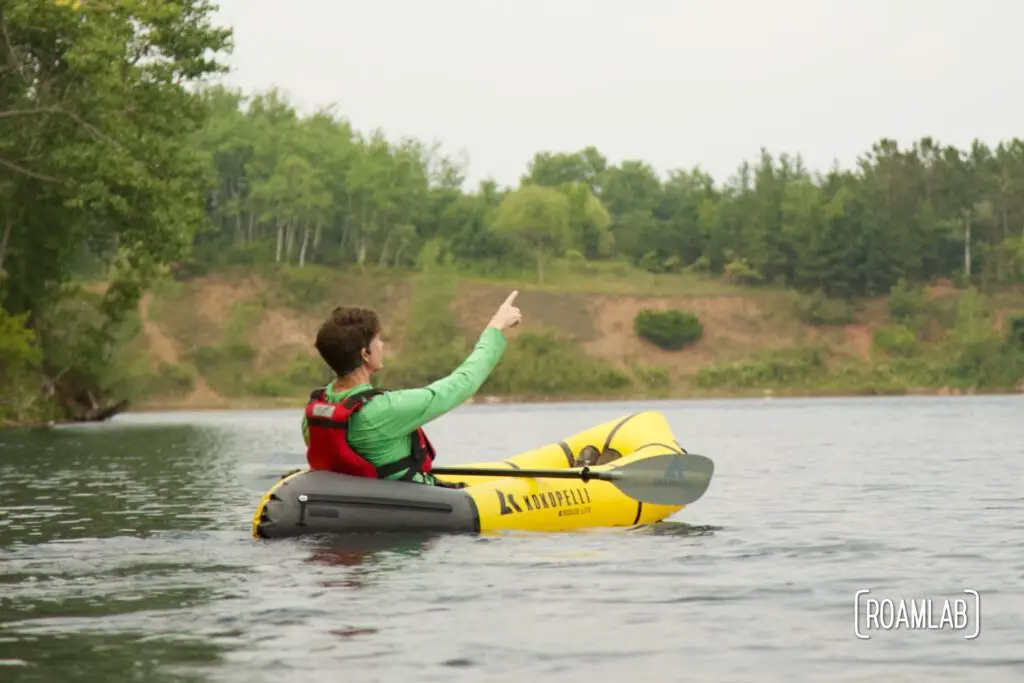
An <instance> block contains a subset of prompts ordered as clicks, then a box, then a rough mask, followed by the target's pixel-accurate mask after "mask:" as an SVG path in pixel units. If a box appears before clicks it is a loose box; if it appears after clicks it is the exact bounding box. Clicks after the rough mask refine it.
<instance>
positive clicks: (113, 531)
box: [0, 397, 1024, 683]
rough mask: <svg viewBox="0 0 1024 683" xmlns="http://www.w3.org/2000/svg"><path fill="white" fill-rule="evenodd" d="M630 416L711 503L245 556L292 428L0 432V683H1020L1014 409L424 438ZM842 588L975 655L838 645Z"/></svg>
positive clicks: (950, 404)
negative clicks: (706, 482)
mask: <svg viewBox="0 0 1024 683" xmlns="http://www.w3.org/2000/svg"><path fill="white" fill-rule="evenodd" d="M647 407H654V408H656V409H659V410H661V411H662V412H664V413H665V415H666V417H667V418H668V419H669V422H670V424H672V426H673V429H674V430H676V434H677V435H678V437H679V440H680V441H681V443H683V444H684V445H685V446H686V447H687V448H688V449H689V450H691V451H693V452H698V453H703V454H706V455H708V456H710V457H712V458H713V459H714V460H715V463H716V477H715V481H714V482H713V484H712V486H711V489H710V490H709V492H708V494H707V495H706V496H705V498H704V499H702V500H701V501H700V502H699V503H697V504H696V505H695V506H693V507H692V508H690V509H687V510H684V511H683V512H682V513H681V514H680V515H677V516H676V517H675V518H673V519H671V520H667V521H666V522H663V523H660V524H656V525H652V526H650V527H645V528H641V529H634V530H608V529H597V530H587V531H583V532H579V533H559V534H535V533H526V532H503V533H491V534H486V535H480V536H476V535H467V534H462V535H454V534H453V535H436V534H415V535H410V534H351V535H345V536H337V537H316V538H312V537H311V538H299V539H282V540H279V541H269V542H268V541H254V540H253V539H251V538H250V537H249V524H250V520H251V515H252V513H253V511H254V507H255V504H256V500H257V499H258V497H259V493H260V491H262V490H263V489H264V488H266V486H269V485H270V484H271V483H272V479H271V480H267V481H261V482H258V483H256V484H254V482H253V481H252V477H251V476H248V475H247V474H246V473H247V472H249V473H252V472H260V471H262V470H266V469H267V466H268V463H273V462H274V461H275V459H276V460H277V461H279V462H278V464H279V465H281V464H287V463H283V461H282V456H281V455H280V454H286V455H287V454H289V453H295V454H296V455H295V460H298V461H301V435H300V431H299V419H298V417H297V416H296V414H295V412H294V411H291V412H284V411H282V412H235V413H203V414H197V415H188V414H176V415H127V416H119V417H118V419H117V420H115V421H114V422H113V423H111V424H106V425H76V426H73V427H67V428H59V429H43V430H24V431H8V432H0V681H3V683H8V682H11V683H24V682H30V681H31V682H33V683H35V682H36V681H47V682H49V681H57V682H58V683H74V682H77V681H83V682H85V681H89V682H93V681H104V682H106V681H111V682H116V681H145V682H147V683H148V682H151V681H155V682H157V683H163V682H165V681H166V682H170V681H240V682H243V683H258V682H261V681H273V682H274V683H279V682H280V681H282V680H286V681H291V680H301V681H305V682H310V681H334V680H338V679H339V678H344V679H346V680H358V681H388V682H390V681H395V682H398V681H402V682H404V681H408V680H416V681H435V680H436V681H444V683H453V682H456V681H473V682H476V681H515V682H516V683H519V682H521V681H523V680H532V679H539V680H544V681H556V682H557V681H574V682H575V681H580V680H585V681H597V680H619V679H627V680H636V679H640V680H693V679H694V678H698V677H704V678H708V679H710V680H714V681H750V680H759V681H785V682H786V683H796V682H797V681H821V680H833V679H839V680H844V681H867V680H872V681H874V680H928V681H931V682H933V683H934V682H937V681H951V680H965V681H974V680H984V681H992V682H994V683H1011V682H1013V683H1016V682H1017V681H1019V680H1022V679H1021V677H1020V674H1021V670H1022V668H1024V656H1022V655H1021V650H1020V638H1019V635H1020V633H1022V632H1024V617H1022V615H1024V590H1022V587H1021V586H1022V579H1024V537H1022V536H1021V534H1020V529H1021V519H1024V515H1022V512H1024V490H1022V487H1024V458H1021V450H1020V445H1019V438H1020V434H1021V431H1020V424H1021V421H1020V418H1021V415H1024V401H1021V400H1020V399H1019V398H1013V397H988V398H977V399H960V400H952V399H927V400H924V399H870V400H867V399H864V400H849V401H837V400H820V401H818V400H799V401H708V402H694V403H663V404H652V405H651V406H647V405H643V404H629V405H614V404H599V405H589V406H588V405H572V404H559V405H554V406H528V407H517V406H497V407H487V406H473V407H469V408H466V409H462V410H460V411H459V412H458V413H457V414H455V415H450V416H446V417H444V418H442V419H441V420H439V421H437V422H436V423H434V424H433V425H432V437H433V440H434V441H435V443H437V444H438V446H439V447H440V449H441V452H442V459H443V460H444V461H445V462H446V463H450V464H458V463H460V462H473V461H481V460H487V459H501V458H505V457H508V456H510V455H513V454H515V453H517V452H520V451H523V450H527V449H529V448H533V447H535V446H537V445H539V444H542V443H546V442H550V441H553V440H558V439H560V438H562V437H564V436H566V435H568V434H571V433H573V432H575V431H579V430H581V429H585V428H588V427H590V426H592V425H594V424H598V423H600V422H604V421H606V420H609V419H614V418H616V417H618V416H621V415H623V414H625V413H627V412H631V411H633V410H637V409H644V408H647ZM510 411H514V412H516V413H517V415H515V416H512V417H510V416H509V412H510ZM510 420H514V424H515V425H516V428H515V429H509V424H510ZM495 434H502V435H503V439H502V440H501V443H498V442H496V440H495V438H494V435H495ZM285 459H287V458H285ZM862 588H872V589H873V590H875V591H876V592H886V591H887V592H889V593H890V594H893V595H899V594H904V595H906V596H908V597H912V596H913V595H918V594H926V593H935V592H945V593H951V592H957V591H960V590H962V589H963V588H976V589H978V590H979V591H981V593H982V595H983V600H984V601H985V602H984V603H983V604H984V606H985V612H984V620H985V621H984V625H983V634H982V637H981V638H979V639H978V640H975V641H969V642H968V641H964V640H963V639H962V637H961V635H962V634H956V633H937V632H898V633H897V632H893V633H885V634H877V635H876V636H875V637H874V638H873V639H872V640H870V641H860V640H858V639H856V637H855V636H854V634H853V628H852V617H853V615H852V600H853V595H854V593H855V592H856V591H857V590H858V589H862ZM410 643H413V644H414V645H413V646H410Z"/></svg>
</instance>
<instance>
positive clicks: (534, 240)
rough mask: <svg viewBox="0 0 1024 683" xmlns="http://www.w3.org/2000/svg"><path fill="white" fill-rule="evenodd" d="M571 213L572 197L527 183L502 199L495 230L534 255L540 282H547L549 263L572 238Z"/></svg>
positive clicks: (494, 226)
mask: <svg viewBox="0 0 1024 683" xmlns="http://www.w3.org/2000/svg"><path fill="white" fill-rule="evenodd" d="M569 215H570V205H569V200H568V198H567V197H566V196H565V195H564V194H562V193H561V192H559V191H557V190H553V189H551V188H547V187H541V186H539V185H525V186H523V187H521V188H519V189H518V190H516V191H515V192H513V193H511V194H509V195H508V196H507V197H505V199H504V200H503V201H502V202H501V205H500V206H499V207H498V212H497V215H496V216H495V219H494V225H493V229H494V230H495V232H497V233H498V234H499V235H502V236H503V237H505V238H506V239H508V240H509V243H510V244H512V245H514V246H515V247H517V248H519V249H521V250H523V251H526V252H528V253H530V254H531V255H532V256H533V259H534V261H535V263H536V265H537V281H538V282H544V265H545V263H546V262H547V261H548V260H549V259H550V258H551V257H552V256H553V255H555V254H557V253H559V252H560V251H561V250H562V249H564V248H565V246H566V244H567V242H568V240H569Z"/></svg>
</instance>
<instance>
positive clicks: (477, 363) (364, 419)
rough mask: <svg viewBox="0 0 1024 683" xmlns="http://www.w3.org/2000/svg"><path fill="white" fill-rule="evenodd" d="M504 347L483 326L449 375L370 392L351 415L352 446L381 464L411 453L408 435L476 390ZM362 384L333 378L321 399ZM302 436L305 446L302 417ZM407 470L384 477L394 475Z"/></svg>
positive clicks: (497, 333)
mask: <svg viewBox="0 0 1024 683" xmlns="http://www.w3.org/2000/svg"><path fill="white" fill-rule="evenodd" d="M504 351H505V335H504V334H502V332H501V330H498V329H496V328H494V327H489V326H488V327H487V328H486V329H485V330H484V331H483V333H481V335H480V338H479V339H478V340H477V343H476V345H475V346H474V347H473V351H472V352H471V353H470V354H469V356H467V357H466V360H464V361H463V362H462V365H460V366H459V367H458V368H456V369H455V371H454V372H452V373H451V374H450V375H448V376H447V377H443V378H441V379H439V380H437V381H436V382H434V383H432V384H429V385H427V386H425V387H422V388H420V389H399V390H395V391H389V392H387V393H385V394H381V395H379V396H374V397H373V398H372V399H371V400H370V401H368V402H367V403H366V405H365V406H363V409H362V410H360V411H359V412H358V413H355V414H354V415H353V416H352V419H351V422H350V423H349V429H348V440H349V443H350V444H351V445H352V448H354V449H355V450H356V452H357V453H359V454H360V455H362V456H363V457H364V458H366V459H367V460H369V461H370V462H372V463H373V464H374V465H376V466H378V467H380V466H381V465H387V464H390V463H393V462H397V461H398V460H401V459H402V458H404V457H406V456H407V455H409V452H410V450H411V448H412V434H413V432H415V431H416V430H417V429H418V428H420V427H422V426H423V425H425V424H427V423H428V422H430V421H431V420H434V419H436V418H438V417H440V416H441V415H444V414H445V413H447V412H448V411H450V410H452V409H454V408H456V407H458V406H459V405H461V404H462V403H463V402H465V401H466V400H467V399H469V398H470V397H471V396H473V394H475V393H476V392H477V391H478V390H479V389H480V387H481V385H483V383H484V381H486V379H487V377H488V376H489V375H490V374H491V372H492V371H493V370H494V368H495V367H496V366H497V364H498V361H499V360H501V356H502V354H503V353H504ZM372 388H373V386H372V385H370V384H361V385H359V386H355V387H352V388H351V389H347V390H345V391H335V390H334V382H331V383H330V384H328V385H327V386H326V388H325V400H326V401H328V402H329V403H339V402H341V401H343V400H344V399H345V398H347V397H348V396H351V395H352V394H355V393H358V392H361V391H366V390H368V389H372ZM302 438H303V440H304V441H305V442H306V445H309V425H308V424H307V422H306V418H305V416H303V418H302ZM404 473H405V470H403V471H401V472H397V473H395V474H394V475H392V476H390V477H388V478H389V479H398V478H400V477H401V476H402V475H403V474H404ZM415 481H417V482H419V483H425V484H433V483H434V479H433V477H431V476H429V475H428V476H426V477H424V476H423V475H421V474H418V475H416V478H415Z"/></svg>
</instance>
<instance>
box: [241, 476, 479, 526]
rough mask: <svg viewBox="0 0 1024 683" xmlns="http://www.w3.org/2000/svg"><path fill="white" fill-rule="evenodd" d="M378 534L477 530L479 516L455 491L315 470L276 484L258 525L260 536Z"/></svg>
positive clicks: (470, 501)
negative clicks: (383, 532)
mask: <svg viewBox="0 0 1024 683" xmlns="http://www.w3.org/2000/svg"><path fill="white" fill-rule="evenodd" d="M380 531H448V532H478V531H480V516H479V513H478V512H477V509H476V503H474V502H473V499H472V498H470V496H469V495H468V494H467V493H465V492H464V491H460V490H459V489H448V488H442V487H438V486H424V485H422V484H413V483H407V482H397V481H383V480H379V479H367V478H365V477H351V476H348V475H345V474H336V473H334V472H324V471H315V472H303V473H301V474H298V475H296V476H294V477H292V478H291V479H289V480H288V481H286V482H284V483H283V484H282V485H281V486H279V487H278V488H277V489H276V490H275V491H274V493H273V494H272V495H271V498H270V501H269V502H268V503H267V504H266V506H265V507H264V508H263V512H262V515H261V517H260V522H259V524H258V526H257V535H258V536H259V537H260V538H285V537H288V536H302V535H307V534H323V533H359V532H380Z"/></svg>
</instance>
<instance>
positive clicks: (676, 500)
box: [431, 453, 715, 506]
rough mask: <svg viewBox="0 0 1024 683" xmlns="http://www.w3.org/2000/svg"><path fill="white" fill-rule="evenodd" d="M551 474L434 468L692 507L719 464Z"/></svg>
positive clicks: (697, 461)
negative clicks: (579, 486)
mask: <svg viewBox="0 0 1024 683" xmlns="http://www.w3.org/2000/svg"><path fill="white" fill-rule="evenodd" d="M602 467H608V469H594V468H592V467H583V468H579V469H577V468H573V469H551V470H546V469H545V470H541V469H537V470H524V469H518V470H514V469H500V468H497V467H458V466H452V467H434V468H432V469H431V473H432V474H436V475H445V474H451V475H462V476H493V477H526V478H530V479H532V478H543V479H580V480H582V481H583V482H584V483H586V482H588V481H590V480H591V479H596V480H597V481H607V482H609V483H610V484H612V485H613V486H615V488H617V489H618V490H619V491H621V492H622V493H624V494H625V495H627V496H629V497H630V498H633V499H635V500H638V501H641V502H644V503H651V504H652V505H671V506H677V505H689V504H690V503H693V502H694V501H696V500H698V499H700V497H701V496H703V495H704V492H705V491H707V490H708V486H710V485H711V477H712V476H713V475H714V473H715V463H714V462H713V461H712V460H711V459H710V458H707V457H705V456H703V455H697V454H695V453H687V454H685V455H680V454H678V453H666V454H664V455H655V456H652V457H649V458H643V459H642V460H633V461H630V462H626V463H624V464H622V465H615V464H614V463H612V464H610V465H603V466H602Z"/></svg>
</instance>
